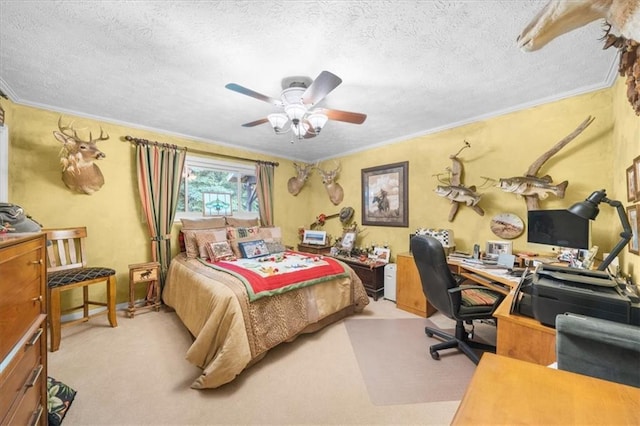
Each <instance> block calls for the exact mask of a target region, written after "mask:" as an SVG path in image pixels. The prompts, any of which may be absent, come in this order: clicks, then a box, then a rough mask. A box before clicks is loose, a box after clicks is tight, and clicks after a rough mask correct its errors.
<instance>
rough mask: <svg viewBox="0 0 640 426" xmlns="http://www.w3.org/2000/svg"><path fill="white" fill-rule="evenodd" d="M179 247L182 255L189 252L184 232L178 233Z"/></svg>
mask: <svg viewBox="0 0 640 426" xmlns="http://www.w3.org/2000/svg"><path fill="white" fill-rule="evenodd" d="M178 245H179V246H180V253H184V252H185V251H187V245H186V243H185V242H184V232H182V231H180V232H179V233H178Z"/></svg>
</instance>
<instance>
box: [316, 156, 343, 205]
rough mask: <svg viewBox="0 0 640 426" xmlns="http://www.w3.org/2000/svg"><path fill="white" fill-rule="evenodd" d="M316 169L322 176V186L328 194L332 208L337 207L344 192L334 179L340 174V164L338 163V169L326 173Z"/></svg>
mask: <svg viewBox="0 0 640 426" xmlns="http://www.w3.org/2000/svg"><path fill="white" fill-rule="evenodd" d="M316 169H318V170H319V171H320V174H322V184H323V185H324V187H325V189H326V190H327V193H328V194H329V199H330V200H331V202H332V203H333V205H334V206H337V205H338V204H340V203H341V202H342V199H343V198H344V190H343V189H342V187H341V186H340V184H339V183H338V182H336V177H337V176H338V173H339V172H340V164H339V163H338V167H336V168H335V169H334V170H330V171H328V172H326V171H324V170H322V169H321V168H320V167H318V166H317V165H316Z"/></svg>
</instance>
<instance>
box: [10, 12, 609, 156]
mask: <svg viewBox="0 0 640 426" xmlns="http://www.w3.org/2000/svg"><path fill="white" fill-rule="evenodd" d="M545 3H546V1H530V0H529V1H512V0H506V1H470V0H469V1H115V0H110V1H34V0H30V1H24V0H19V1H13V0H11V1H9V0H0V90H2V91H3V92H4V93H5V94H7V95H8V96H9V98H10V99H11V100H12V101H14V102H17V103H20V104H24V105H31V106H36V107H40V108H45V109H53V110H56V111H61V112H64V113H69V114H78V115H80V116H85V117H92V118H96V119H99V120H105V121H109V122H115V123H121V124H127V125H131V126H133V127H137V128H146V129H153V130H157V131H161V132H165V133H170V134H177V135H183V136H187V137H189V138H193V139H197V140H202V141H206V142H215V143H220V144H224V145H231V146H237V147H244V148H247V149H249V150H251V151H257V152H264V153H269V154H273V155H277V156H281V157H285V158H291V159H296V160H303V161H316V160H320V159H326V158H331V157H333V156H337V155H341V154H345V153H348V152H357V151H360V150H363V149H366V148H367V147H371V146H376V145H383V144H387V143H392V142H395V141H400V140H405V139H407V138H410V137H413V136H418V135H421V134H426V133H432V132H436V131H440V130H443V129H447V128H450V127H455V126H457V125H461V124H465V123H468V122H472V121H476V120H479V119H484V118H488V117H492V116H495V115H499V114H503V113H507V112H510V111H514V110H518V109H521V108H526V107H530V106H533V105H537V104H540V103H544V102H548V101H551V100H555V99H559V98H562V97H566V96H572V95H575V94H579V93H584V92H588V91H592V90H596V89H599V88H603V87H609V86H610V85H611V84H612V82H613V80H614V79H615V77H616V70H617V64H616V52H615V49H609V50H603V49H602V45H603V43H602V42H601V41H600V40H599V38H600V37H601V36H602V34H603V31H602V22H594V23H592V24H590V25H588V26H586V27H583V28H581V29H578V30H576V31H573V32H571V33H568V34H565V35H564V36H562V37H559V38H558V39H556V40H554V41H553V42H552V43H551V44H549V45H548V46H546V47H545V48H543V49H542V50H540V51H538V52H534V53H523V52H521V51H520V50H519V49H518V48H517V46H516V37H517V36H518V34H519V33H520V31H521V30H522V29H523V28H524V27H525V26H526V24H527V23H528V22H529V21H530V20H531V19H532V18H533V17H534V16H535V15H536V13H537V12H538V11H539V10H540V9H541V8H542V7H543V6H544V4H545ZM323 70H328V71H331V72H332V73H334V74H336V75H338V76H340V77H341V78H342V80H343V83H342V84H341V85H340V86H338V87H337V88H336V89H335V90H334V91H332V92H331V93H329V95H328V96H327V97H326V98H325V99H324V100H323V101H322V102H321V103H320V104H319V106H323V107H326V108H333V109H339V110H346V111H354V112H360V113H364V114H367V115H368V118H367V120H366V121H365V122H364V124H362V125H355V124H349V123H343V122H338V121H329V122H328V123H327V125H326V126H325V128H324V130H323V131H322V133H321V134H320V135H319V136H318V137H316V138H313V139H308V140H302V141H298V140H295V141H292V138H291V136H290V133H289V134H286V135H279V136H276V135H274V134H273V131H272V130H271V128H270V126H269V125H268V124H263V125H261V126H257V127H253V128H244V127H241V124H243V123H246V122H250V121H254V120H257V119H260V118H263V117H265V116H266V115H267V114H269V113H272V112H280V111H279V109H278V108H277V107H274V106H272V105H270V104H268V103H265V102H261V101H259V100H257V99H254V98H251V97H249V96H244V95H241V94H238V93H236V92H232V91H230V90H227V89H225V87H224V86H225V84H227V83H231V82H233V83H237V84H240V85H242V86H245V87H247V88H250V89H252V90H254V91H256V92H259V93H262V94H264V95H267V96H272V97H276V98H277V97H279V94H280V91H281V81H282V79H283V78H286V77H290V76H308V77H311V78H315V77H316V76H317V75H318V74H319V73H320V72H321V71H323ZM52 126H55V123H52ZM132 133H135V132H132ZM134 136H135V134H134Z"/></svg>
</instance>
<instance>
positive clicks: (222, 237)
mask: <svg viewBox="0 0 640 426" xmlns="http://www.w3.org/2000/svg"><path fill="white" fill-rule="evenodd" d="M194 233H195V236H196V243H197V245H198V253H199V256H200V257H201V258H203V259H206V258H207V257H209V254H208V253H207V248H206V247H205V246H206V245H207V244H208V243H219V242H222V241H225V242H226V241H227V231H226V229H224V228H222V229H202V230H200V231H194Z"/></svg>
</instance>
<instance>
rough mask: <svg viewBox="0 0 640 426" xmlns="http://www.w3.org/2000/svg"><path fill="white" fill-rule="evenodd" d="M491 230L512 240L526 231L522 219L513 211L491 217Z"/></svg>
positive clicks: (501, 236)
mask: <svg viewBox="0 0 640 426" xmlns="http://www.w3.org/2000/svg"><path fill="white" fill-rule="evenodd" d="M489 226H490V227H491V232H493V233H494V234H496V235H497V236H498V237H500V238H504V239H506V240H511V239H513V238H516V237H518V236H519V235H520V234H522V232H523V231H524V223H523V222H522V219H520V218H519V217H518V216H516V215H515V214H513V213H500V214H497V215H495V216H494V217H493V218H492V219H491V223H490V225H489Z"/></svg>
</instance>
